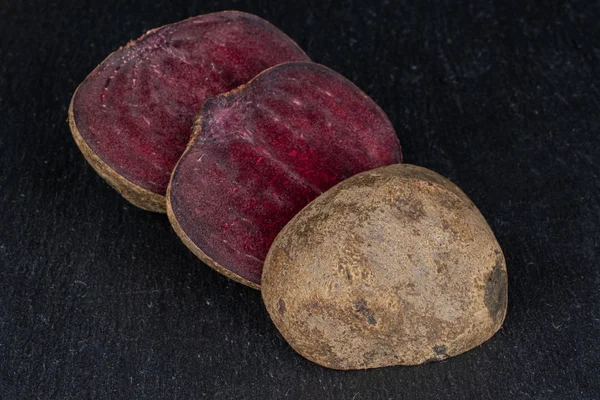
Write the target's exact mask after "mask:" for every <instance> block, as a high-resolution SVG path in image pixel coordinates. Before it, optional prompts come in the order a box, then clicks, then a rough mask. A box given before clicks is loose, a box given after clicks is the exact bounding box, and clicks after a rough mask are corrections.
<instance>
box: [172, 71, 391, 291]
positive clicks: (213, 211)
mask: <svg viewBox="0 0 600 400" xmlns="http://www.w3.org/2000/svg"><path fill="white" fill-rule="evenodd" d="M200 116H201V121H200V122H199V126H197V127H196V132H195V133H194V134H197V136H196V137H195V139H193V140H192V144H191V146H190V147H189V149H188V150H187V152H186V153H185V154H184V156H183V157H182V158H181V160H180V162H179V163H178V164H177V167H176V168H175V171H174V172H173V177H172V181H171V190H170V196H169V199H168V200H169V202H170V207H171V209H172V215H173V216H174V217H175V219H176V220H177V222H178V224H179V226H180V227H181V229H182V230H183V232H184V233H185V234H186V235H187V236H188V237H189V239H190V240H191V241H192V242H193V244H194V245H195V246H197V247H198V248H199V249H200V250H202V251H203V252H204V253H205V254H206V255H208V256H209V257H210V258H212V259H213V260H214V261H215V262H217V263H218V264H220V265H221V266H222V267H224V268H226V269H227V270H229V271H231V272H233V273H235V274H237V275H238V276H240V277H242V278H244V279H246V280H248V281H250V282H253V283H256V284H258V283H260V279H261V272H262V265H263V261H264V259H265V257H266V254H267V252H268V250H269V247H270V245H271V243H272V242H273V239H274V238H275V236H276V235H277V233H278V232H279V231H280V230H281V229H282V228H283V226H284V225H285V224H286V223H287V222H288V221H289V220H290V219H291V218H292V217H293V216H294V215H295V214H296V213H297V212H298V211H300V209H302V208H303V207H304V206H305V205H306V204H308V203H309V202H310V201H311V200H312V199H314V198H315V197H317V196H318V195H319V194H320V193H322V192H323V191H325V190H327V189H329V188H330V187H332V186H333V185H335V184H336V183H338V182H340V181H341V180H343V179H346V178H349V177H350V176H352V175H355V174H357V173H359V172H362V171H365V170H369V169H372V168H376V167H380V166H384V165H388V164H394V163H398V162H401V158H402V156H401V153H400V145H399V142H398V138H397V136H396V133H395V132H394V129H393V128H392V125H391V124H390V121H389V120H388V118H387V116H386V115H385V113H384V112H383V111H382V110H381V109H380V108H379V107H378V106H377V104H375V102H373V100H371V99H370V98H369V97H368V96H366V95H365V94H364V93H362V92H361V91H360V90H359V89H358V88H357V87H356V86H354V84H352V83H351V82H350V81H348V80H347V79H345V78H344V77H342V76H341V75H339V74H338V73H336V72H334V71H332V70H331V69H328V68H326V67H324V66H322V65H319V64H313V63H288V64H282V65H279V66H277V67H274V68H271V69H269V70H267V71H265V72H263V73H262V74H260V75H259V76H258V77H257V78H256V79H254V80H253V81H251V82H250V84H249V85H248V86H246V87H245V88H243V89H242V90H240V91H233V92H230V93H227V94H224V95H221V96H217V97H215V98H212V99H210V100H209V101H207V102H206V104H205V106H204V107H203V108H202V112H201V114H200Z"/></svg>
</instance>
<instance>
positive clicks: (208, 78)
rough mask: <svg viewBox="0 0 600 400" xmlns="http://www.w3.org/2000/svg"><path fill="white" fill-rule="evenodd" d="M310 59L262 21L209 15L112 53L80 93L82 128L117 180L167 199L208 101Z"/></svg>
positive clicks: (233, 15)
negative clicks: (278, 68) (286, 64)
mask: <svg viewBox="0 0 600 400" xmlns="http://www.w3.org/2000/svg"><path fill="white" fill-rule="evenodd" d="M306 60H308V57H307V56H306V55H305V54H304V52H303V51H302V50H301V49H300V48H299V47H298V46H297V45H296V44H295V43H294V42H293V41H292V40H291V39H290V38H289V37H288V36H286V35H285V34H284V33H283V32H281V31H280V30H278V29H277V28H275V27H274V26H272V25H271V24H269V23H268V22H266V21H265V20H263V19H261V18H259V17H256V16H253V15H250V14H245V13H240V12H221V13H215V14H208V15H201V16H198V17H194V18H190V19H187V20H185V21H182V22H179V23H175V24H171V25H167V26H164V27H161V28H158V29H155V30H152V31H150V32H148V33H147V34H146V35H144V36H142V37H141V38H140V39H139V40H137V41H136V42H133V43H130V44H129V45H127V46H125V47H124V48H121V49H120V50H118V51H116V52H115V53H113V54H111V55H110V56H109V57H108V58H107V59H106V60H105V61H104V62H103V63H102V64H101V65H100V66H99V67H98V68H96V70H94V71H93V72H92V73H91V74H90V75H89V76H88V77H87V78H86V80H85V81H84V82H83V83H82V84H81V86H80V87H79V89H78V91H77V94H76V96H75V98H74V100H73V112H74V117H75V123H76V125H77V127H78V129H79V131H80V133H81V136H82V137H83V138H84V140H85V141H86V143H87V144H88V146H89V147H90V148H91V149H92V151H93V152H94V153H96V154H97V155H98V156H99V157H100V158H101V159H102V160H103V161H104V162H105V163H106V164H107V165H108V166H109V167H111V168H112V169H113V170H114V171H116V172H117V174H119V175H121V176H123V177H124V178H125V179H127V180H128V181H129V182H131V183H133V184H135V185H138V186H140V187H142V188H144V189H147V190H150V191H152V192H154V193H157V194H161V195H164V194H165V192H166V189H167V185H168V183H169V178H170V176H171V172H172V170H173V168H174V167H175V164H176V163H177V160H178V159H179V157H180V156H181V154H182V153H183V151H184V150H185V148H186V145H187V143H188V141H189V137H190V133H191V127H192V124H193V121H194V116H195V115H196V114H197V113H198V112H199V111H200V109H201V107H202V104H203V103H204V101H205V100H206V99H207V98H209V97H212V96H214V95H216V94H219V93H223V92H226V91H229V90H231V89H233V88H236V87H237V86H239V85H241V84H244V83H246V82H248V81H249V80H250V79H252V78H253V77H254V76H256V75H257V74H258V73H260V72H261V71H263V70H265V69H267V68H269V67H272V66H274V65H276V64H280V63H282V62H287V61H306Z"/></svg>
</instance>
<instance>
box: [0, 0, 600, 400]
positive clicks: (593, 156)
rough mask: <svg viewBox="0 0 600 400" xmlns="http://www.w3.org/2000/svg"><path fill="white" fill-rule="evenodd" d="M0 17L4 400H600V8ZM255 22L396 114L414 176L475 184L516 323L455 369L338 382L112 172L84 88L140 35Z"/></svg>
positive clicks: (52, 8) (386, 7)
mask: <svg viewBox="0 0 600 400" xmlns="http://www.w3.org/2000/svg"><path fill="white" fill-rule="evenodd" d="M526 3H528V2H525V1H522V0H518V1H506V0H505V1H497V2H494V1H482V2H479V3H473V4H470V3H469V2H464V1H455V2H447V1H439V2H422V1H383V2H372V3H371V2H365V3H364V4H363V3H360V2H358V1H345V2H339V3H334V2H332V1H323V0H315V1H309V2H303V1H299V0H296V1H292V2H284V1H273V2H268V1H254V2H241V1H239V2H236V1H223V2H216V1H206V2H201V1H190V0H185V1H181V0H176V1H162V0H155V1H150V2H146V3H142V2H131V3H127V4H125V2H122V1H112V0H104V1H83V0H81V1H77V2H72V4H68V3H67V2H61V1H9V2H7V1H5V0H4V1H1V2H0V4H1V7H0V46H1V47H0V50H1V52H0V60H1V63H0V69H1V74H0V89H1V91H0V223H1V228H2V229H0V398H2V399H33V398H44V399H45V398H57V399H69V398H77V399H87V398H111V399H120V398H123V399H146V398H153V399H158V398H169V399H189V398H206V399H302V398H307V399H315V400H318V399H350V400H359V399H360V400H370V399H392V398H393V399H395V398H398V399H402V398H407V399H409V398H425V399H440V398H449V399H459V398H473V399H475V398H486V399H487V398H519V399H529V398H533V399H593V398H600V394H599V392H600V378H599V372H600V371H599V369H600V345H599V339H598V337H599V336H600V272H599V271H600V267H599V265H598V261H599V257H598V252H599V247H600V246H599V234H600V225H599V222H600V221H599V220H600V202H599V196H600V180H599V178H600V162H599V159H600V157H599V155H600V82H599V78H598V76H599V72H600V43H599V42H600V4H599V3H598V2H597V1H589V0H587V1H580V2H574V1H572V2H537V3H535V4H534V3H530V4H526ZM223 9H239V10H244V11H249V12H253V13H256V14H258V15H260V16H262V17H264V18H266V19H268V20H269V21H271V22H272V23H274V24H275V25H276V26H278V27H280V28H281V29H282V30H283V31H285V32H286V33H287V34H289V35H290V36H291V37H292V38H294V39H295V40H296V41H297V42H298V43H299V44H300V46H301V47H303V48H304V49H305V50H306V51H307V53H308V54H309V55H310V56H311V57H312V58H313V59H314V60H315V61H318V62H320V63H323V64H325V65H328V66H330V67H332V68H333V69H335V70H337V71H339V72H340V73H342V74H343V75H345V76H346V77H348V78H349V79H351V80H352V81H354V82H355V83H356V84H357V85H358V86H359V87H361V88H362V89H363V90H364V91H365V92H366V93H367V94H369V95H371V96H372V97H373V98H374V99H375V101H377V102H378V103H379V104H380V105H381V106H382V108H383V109H384V110H385V111H386V112H387V113H388V115H389V117H390V119H391V121H392V123H393V124H394V126H395V128H396V130H397V132H398V135H399V136H400V140H401V143H402V145H403V147H404V154H405V158H406V161H407V162H410V163H413V164H419V165H423V166H426V167H429V168H432V169H434V170H436V171H438V172H440V173H441V174H443V175H445V176H447V177H449V178H450V179H452V180H453V181H454V182H456V183H457V184H458V185H459V186H460V187H462V188H463V189H464V190H465V192H466V193H467V194H469V195H470V197H471V198H472V199H473V201H474V202H475V203H476V204H477V205H478V206H479V207H480V209H481V211H482V213H483V214H484V215H485V216H486V218H487V219H488V221H489V223H490V225H491V226H492V228H493V230H494V231H495V233H496V235H497V237H498V240H499V242H500V244H501V245H502V247H503V249H504V252H505V255H506V258H507V264H508V271H509V309H508V317H507V319H506V322H505V324H504V327H503V328H502V329H501V330H500V331H499V332H498V334H496V335H495V336H494V337H493V338H492V339H491V340H490V341H488V342H487V343H485V344H484V345H483V346H481V347H480V348H477V349H475V350H473V351H470V352H468V353H466V354H464V355H461V356H458V357H456V358H453V359H449V360H447V361H444V362H441V363H434V364H427V365H423V366H419V367H390V368H383V369H376V370H368V371H352V372H340V371H333V370H328V369H325V368H322V367H319V366H317V365H315V364H313V363H311V362H309V361H307V360H305V359H303V358H302V357H300V356H299V355H297V354H296V353H295V352H294V351H292V350H291V348H290V347H289V346H288V345H287V344H286V343H285V341H284V340H283V339H282V337H281V336H280V335H279V333H278V332H277V331H276V329H275V328H274V326H273V325H272V323H271V322H270V320H269V317H268V315H267V313H266V311H265V309H264V307H263V305H262V303H261V298H260V293H259V292H257V291H254V290H252V289H249V288H247V287H245V286H242V285H240V284H236V283H234V282H232V281H229V280H227V279H226V278H224V277H223V276H221V275H219V274H217V273H216V272H214V271H213V270H212V269H210V268H208V267H206V266H204V265H203V264H202V263H201V262H200V261H198V260H197V259H196V258H195V257H194V256H193V255H192V254H191V253H190V252H189V251H188V250H187V249H186V248H185V247H184V245H183V244H181V243H180V241H179V239H178V238H177V236H176V235H175V233H174V232H173V231H172V229H171V227H170V225H169V222H168V221H167V218H166V217H165V216H164V215H159V214H153V213H148V212H144V211H141V210H138V209H136V208H135V207H133V206H131V205H129V204H128V203H127V202H126V201H125V200H123V199H122V198H121V196H119V195H118V194H117V193H116V192H115V191H113V190H112V189H111V188H110V187H109V186H108V185H107V184H106V183H105V182H104V181H102V179H101V178H100V177H99V176H97V175H96V173H95V172H94V171H93V170H92V168H91V167H90V166H88V164H87V163H86V162H85V160H84V158H83V157H82V155H81V154H80V153H79V151H78V150H77V148H76V146H75V143H74V141H73V139H72V138H71V135H70V133H69V128H68V126H67V123H66V122H65V121H66V118H67V106H68V103H69V100H70V97H71V94H72V93H73V91H74V90H75V88H76V86H77V85H78V83H79V82H80V81H82V80H83V79H84V78H85V76H86V75H87V73H89V72H90V71H91V70H92V69H93V68H94V67H95V66H96V65H97V64H99V63H100V62H101V61H102V60H103V58H104V57H105V56H106V55H108V54H109V53H110V52H111V51H113V50H115V49H116V48H117V47H118V46H120V45H122V44H124V43H126V42H127V41H129V40H130V39H134V38H136V37H138V36H140V35H141V34H142V33H143V32H145V31H146V30H148V29H150V28H153V27H156V26H159V25H163V24H166V23H170V22H175V21H178V20H181V19H184V18H186V17H189V16H193V15H197V14H202V13H206V12H211V11H218V10H223Z"/></svg>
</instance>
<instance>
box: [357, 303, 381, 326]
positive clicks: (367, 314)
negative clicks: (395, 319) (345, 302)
mask: <svg viewBox="0 0 600 400" xmlns="http://www.w3.org/2000/svg"><path fill="white" fill-rule="evenodd" d="M352 304H353V305H354V308H356V310H357V311H358V312H359V313H360V314H361V315H362V316H363V317H364V318H365V319H366V320H367V323H368V324H369V325H376V324H377V320H376V319H375V316H374V315H373V312H372V311H371V310H370V309H369V308H368V307H367V302H366V301H365V300H363V299H358V300H356V301H355V302H354V303H352Z"/></svg>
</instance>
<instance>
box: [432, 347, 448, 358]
mask: <svg viewBox="0 0 600 400" xmlns="http://www.w3.org/2000/svg"><path fill="white" fill-rule="evenodd" d="M447 351H448V347H446V346H445V345H443V344H438V345H437V346H433V352H434V353H435V354H437V355H439V356H441V355H446V352H447Z"/></svg>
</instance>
